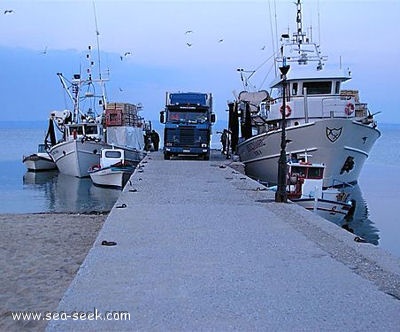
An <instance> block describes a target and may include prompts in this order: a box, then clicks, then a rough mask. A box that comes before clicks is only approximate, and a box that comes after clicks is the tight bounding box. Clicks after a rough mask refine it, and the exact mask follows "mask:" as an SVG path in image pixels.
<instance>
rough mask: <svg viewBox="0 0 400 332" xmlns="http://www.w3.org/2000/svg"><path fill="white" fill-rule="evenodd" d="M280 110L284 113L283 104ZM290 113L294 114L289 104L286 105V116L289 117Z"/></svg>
mask: <svg viewBox="0 0 400 332" xmlns="http://www.w3.org/2000/svg"><path fill="white" fill-rule="evenodd" d="M279 110H280V111H281V114H283V105H282V106H281V108H280V109H279ZM290 114H292V109H291V108H290V106H289V105H286V113H285V116H286V117H287V118H288V117H289V116H290Z"/></svg>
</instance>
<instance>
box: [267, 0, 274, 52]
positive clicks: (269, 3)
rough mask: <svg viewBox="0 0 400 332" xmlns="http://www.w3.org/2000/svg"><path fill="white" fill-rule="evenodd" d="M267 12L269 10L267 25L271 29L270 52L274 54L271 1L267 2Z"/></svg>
mask: <svg viewBox="0 0 400 332" xmlns="http://www.w3.org/2000/svg"><path fill="white" fill-rule="evenodd" d="M268 10H269V23H270V29H271V37H272V39H271V43H272V52H273V54H275V34H274V27H273V23H272V12H271V1H270V0H269V1H268Z"/></svg>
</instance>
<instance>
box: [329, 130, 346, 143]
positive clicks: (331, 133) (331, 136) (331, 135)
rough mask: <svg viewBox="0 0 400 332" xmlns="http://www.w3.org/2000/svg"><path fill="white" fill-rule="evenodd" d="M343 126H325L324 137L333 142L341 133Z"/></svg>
mask: <svg viewBox="0 0 400 332" xmlns="http://www.w3.org/2000/svg"><path fill="white" fill-rule="evenodd" d="M342 129H343V128H328V127H326V131H325V133H326V137H327V138H328V139H329V140H330V141H331V142H332V143H333V142H335V141H337V140H338V139H339V137H340V135H341V134H342Z"/></svg>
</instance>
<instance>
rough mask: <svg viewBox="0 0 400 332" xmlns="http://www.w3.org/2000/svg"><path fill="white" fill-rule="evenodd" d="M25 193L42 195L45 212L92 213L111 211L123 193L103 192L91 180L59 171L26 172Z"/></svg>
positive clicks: (113, 190)
mask: <svg viewBox="0 0 400 332" xmlns="http://www.w3.org/2000/svg"><path fill="white" fill-rule="evenodd" d="M23 183H24V190H28V191H34V192H37V193H39V194H42V195H43V197H42V199H43V200H44V205H45V207H44V210H45V211H46V212H71V213H89V212H100V211H109V210H111V208H112V207H113V205H114V203H115V202H116V201H117V199H118V197H119V195H120V193H121V191H120V190H115V189H109V188H100V187H96V186H94V185H93V184H92V181H91V180H90V178H83V179H79V178H76V177H73V176H69V175H65V174H60V173H59V172H58V171H49V172H26V173H25V175H24V176H23Z"/></svg>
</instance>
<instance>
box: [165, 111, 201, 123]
mask: <svg viewBox="0 0 400 332" xmlns="http://www.w3.org/2000/svg"><path fill="white" fill-rule="evenodd" d="M168 121H170V122H189V123H203V122H206V121H207V113H205V112H177V111H170V112H168Z"/></svg>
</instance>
